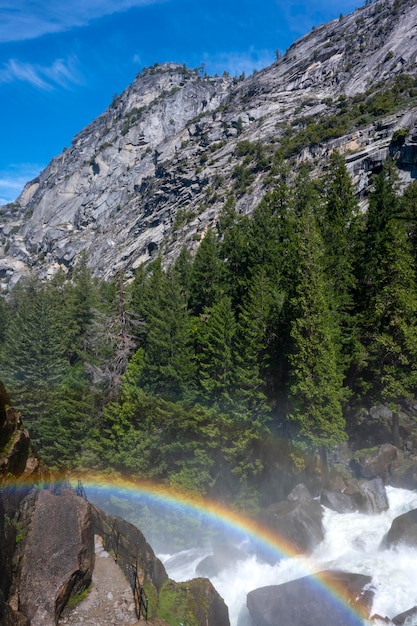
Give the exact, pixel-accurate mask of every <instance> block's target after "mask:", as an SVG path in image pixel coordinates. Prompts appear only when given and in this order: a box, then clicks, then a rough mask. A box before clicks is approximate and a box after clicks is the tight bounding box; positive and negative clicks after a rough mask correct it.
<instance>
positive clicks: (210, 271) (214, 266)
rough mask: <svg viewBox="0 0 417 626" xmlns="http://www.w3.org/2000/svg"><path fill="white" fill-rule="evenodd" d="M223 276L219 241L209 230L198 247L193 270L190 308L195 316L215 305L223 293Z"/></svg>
mask: <svg viewBox="0 0 417 626" xmlns="http://www.w3.org/2000/svg"><path fill="white" fill-rule="evenodd" d="M221 276H222V262H221V260H220V258H219V250H218V246H217V239H216V236H215V234H214V232H213V231H212V230H210V229H209V230H208V231H207V232H206V234H205V236H204V238H203V239H202V241H201V243H200V245H199V247H198V250H197V253H196V255H195V258H194V262H193V266H192V270H191V290H190V307H191V310H192V312H193V314H194V315H200V313H202V312H203V310H204V307H210V306H212V305H213V303H214V302H215V300H216V298H217V296H218V295H219V293H220V291H221V287H220V284H221Z"/></svg>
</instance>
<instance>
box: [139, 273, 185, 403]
mask: <svg viewBox="0 0 417 626" xmlns="http://www.w3.org/2000/svg"><path fill="white" fill-rule="evenodd" d="M147 289H148V290H147V292H146V293H144V303H146V312H145V328H146V335H145V341H144V348H145V362H144V368H143V372H142V378H141V381H142V384H143V385H144V387H145V388H146V389H148V390H149V391H152V392H153V393H158V394H160V395H161V396H162V397H163V398H165V399H173V400H175V399H181V398H183V397H189V396H190V395H192V393H193V389H194V386H195V361H194V353H193V346H192V325H191V319H190V316H189V313H188V309H187V299H186V294H185V293H184V289H183V287H182V285H181V284H180V274H179V273H178V267H173V268H170V269H169V270H167V272H164V271H163V270H162V268H161V266H160V265H158V266H155V267H154V273H153V276H152V278H151V280H150V281H149V284H148V287H147Z"/></svg>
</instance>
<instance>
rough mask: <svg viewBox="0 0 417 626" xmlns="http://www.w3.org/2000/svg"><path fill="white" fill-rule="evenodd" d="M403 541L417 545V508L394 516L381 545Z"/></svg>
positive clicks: (389, 545)
mask: <svg viewBox="0 0 417 626" xmlns="http://www.w3.org/2000/svg"><path fill="white" fill-rule="evenodd" d="M404 543H405V544H407V545H409V546H413V547H416V546H417V509H413V510H412V511H408V513H404V514H403V515H400V516H399V517H396V518H395V519H394V520H393V522H392V524H391V528H390V529H389V531H388V533H387V534H386V535H385V537H384V539H383V541H382V545H383V547H386V548H391V547H393V546H397V545H399V544H404Z"/></svg>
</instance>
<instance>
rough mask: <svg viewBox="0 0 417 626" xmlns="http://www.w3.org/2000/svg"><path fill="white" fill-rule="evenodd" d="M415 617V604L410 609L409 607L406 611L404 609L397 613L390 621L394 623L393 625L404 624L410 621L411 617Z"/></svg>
mask: <svg viewBox="0 0 417 626" xmlns="http://www.w3.org/2000/svg"><path fill="white" fill-rule="evenodd" d="M416 617H417V606H413V608H412V609H409V610H408V611H404V613H400V614H399V615H396V616H395V617H394V618H393V619H392V622H393V623H394V624H395V626H404V625H405V624H408V623H412V621H413V619H415V618H416Z"/></svg>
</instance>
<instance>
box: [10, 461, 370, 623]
mask: <svg viewBox="0 0 417 626" xmlns="http://www.w3.org/2000/svg"><path fill="white" fill-rule="evenodd" d="M64 480H65V481H68V482H69V483H70V485H71V486H72V487H76V486H77V484H78V485H79V484H81V485H82V487H83V489H85V492H86V493H87V497H88V498H89V499H91V500H92V502H94V494H97V493H101V494H103V495H109V494H111V495H116V496H117V495H119V496H120V497H123V496H125V497H128V498H136V499H139V498H144V499H145V500H147V501H148V502H152V503H155V504H160V505H164V506H167V507H172V509H173V510H176V511H181V512H182V513H184V514H187V515H189V516H191V517H193V516H194V517H195V516H198V518H199V519H202V518H203V519H205V520H207V521H208V522H212V523H213V524H214V525H215V526H217V527H218V526H219V525H220V526H221V527H222V528H224V529H226V530H228V531H230V532H233V533H235V534H237V535H239V536H241V537H245V538H248V539H249V540H251V541H252V542H253V543H254V544H256V545H258V546H260V547H261V548H262V549H264V550H268V551H269V552H271V553H272V554H273V555H274V556H275V560H276V561H279V560H282V559H288V558H299V557H300V554H299V551H297V550H296V549H295V547H294V546H293V545H292V544H291V543H290V542H289V541H288V540H286V539H284V538H283V537H280V536H279V535H277V534H276V533H275V532H273V531H271V530H270V529H268V528H267V527H266V526H263V525H262V524H260V523H259V522H257V521H256V520H254V519H251V518H250V517H246V516H244V515H243V514H242V513H241V512H240V511H236V510H233V509H232V508H230V507H228V506H226V505H225V504H222V503H219V502H216V501H214V500H209V499H206V498H203V497H201V496H199V495H196V494H193V493H184V492H183V491H176V490H174V489H171V488H168V487H166V486H164V485H161V484H158V483H155V482H149V481H144V480H129V479H126V478H121V477H117V476H116V477H115V476H109V475H107V474H103V473H99V474H93V473H88V474H85V473H83V474H72V475H71V477H70V478H69V479H68V477H66V478H65V479H64ZM61 482H62V479H58V480H56V481H52V482H50V483H42V486H44V487H50V486H56V485H57V484H59V483H61ZM30 486H34V485H33V483H32V485H30V484H29V483H22V482H19V483H18V484H16V482H15V483H3V484H2V485H0V489H4V488H8V487H13V488H16V487H17V488H27V487H30ZM35 486H36V485H35ZM37 486H39V485H37ZM90 492H91V495H90ZM91 496H93V497H91ZM304 575H305V576H313V577H314V580H315V582H316V583H317V585H318V586H319V587H320V588H321V590H322V592H323V594H325V596H326V597H327V599H330V600H331V601H332V602H334V603H335V607H338V609H339V610H344V613H345V614H346V618H345V621H343V622H342V621H340V620H339V621H337V624H338V625H341V624H342V623H343V626H363V624H365V623H367V622H366V616H365V615H364V614H362V613H361V612H360V609H359V608H358V607H353V606H352V605H351V598H350V597H348V595H347V594H346V591H345V589H344V588H342V586H339V585H337V584H335V583H334V582H329V580H326V578H325V576H323V575H322V574H320V573H317V572H316V571H315V570H314V569H313V566H310V567H309V566H306V572H305V574H304ZM329 626H332V625H329Z"/></svg>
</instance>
